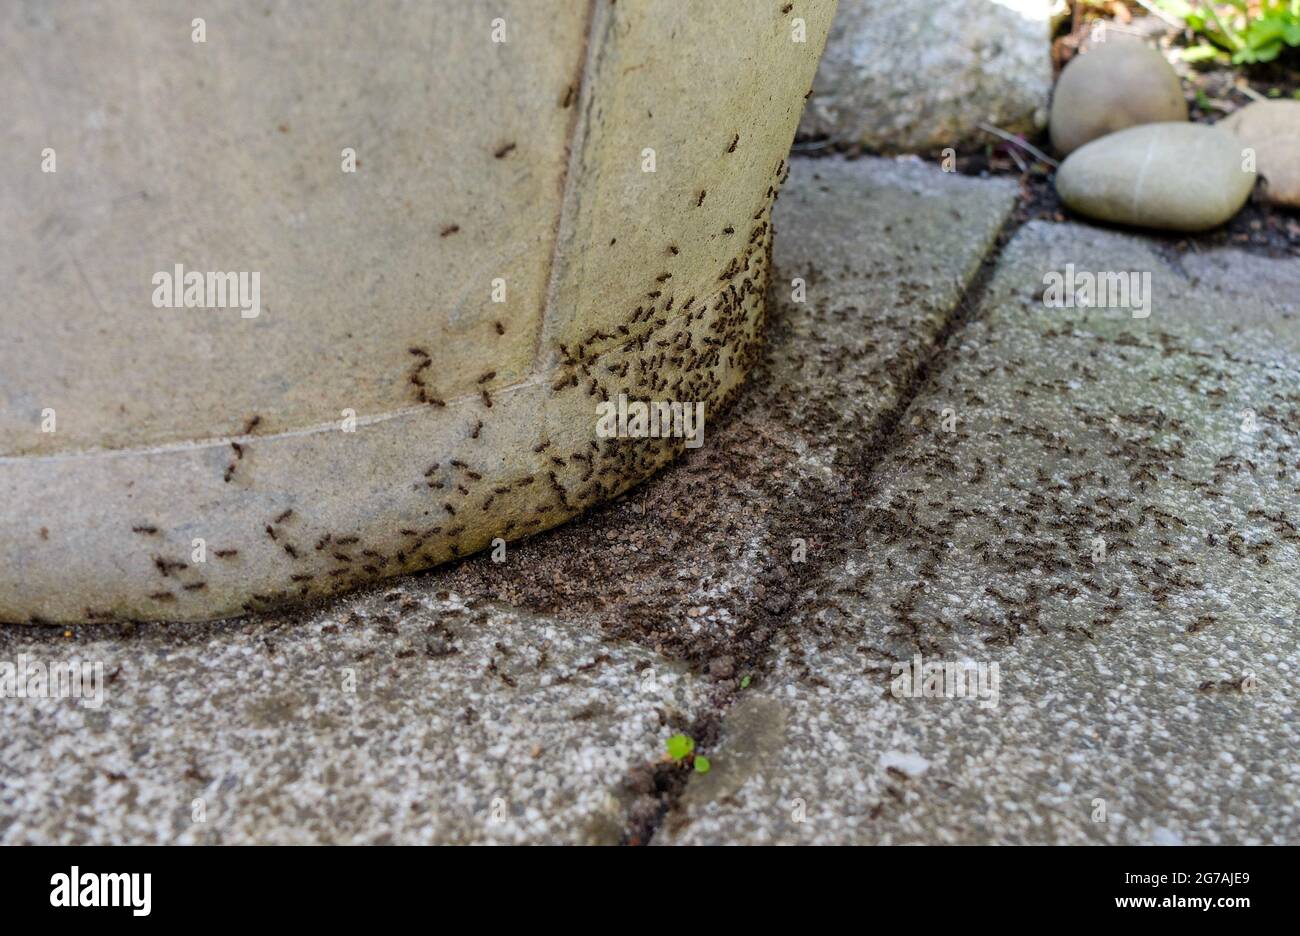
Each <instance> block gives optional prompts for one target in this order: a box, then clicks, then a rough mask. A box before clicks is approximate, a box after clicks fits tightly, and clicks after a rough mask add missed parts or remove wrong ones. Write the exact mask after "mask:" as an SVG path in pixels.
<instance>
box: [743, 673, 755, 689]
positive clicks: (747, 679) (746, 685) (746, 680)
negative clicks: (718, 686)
mask: <svg viewBox="0 0 1300 936" xmlns="http://www.w3.org/2000/svg"><path fill="white" fill-rule="evenodd" d="M751 679H752V677H750V676H748V675H746V676H742V677H740V688H741V689H748V688H749V683H750V681H751Z"/></svg>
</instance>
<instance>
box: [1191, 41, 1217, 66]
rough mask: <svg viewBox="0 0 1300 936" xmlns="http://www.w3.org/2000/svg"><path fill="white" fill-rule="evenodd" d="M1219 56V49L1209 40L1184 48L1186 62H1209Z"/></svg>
mask: <svg viewBox="0 0 1300 936" xmlns="http://www.w3.org/2000/svg"><path fill="white" fill-rule="evenodd" d="M1218 57H1219V50H1218V49H1216V48H1215V47H1214V46H1212V45H1210V44H1209V43H1208V42H1201V43H1197V44H1196V45H1194V46H1188V47H1187V48H1186V49H1183V61H1184V62H1208V61H1210V60H1211V59H1215V58H1218Z"/></svg>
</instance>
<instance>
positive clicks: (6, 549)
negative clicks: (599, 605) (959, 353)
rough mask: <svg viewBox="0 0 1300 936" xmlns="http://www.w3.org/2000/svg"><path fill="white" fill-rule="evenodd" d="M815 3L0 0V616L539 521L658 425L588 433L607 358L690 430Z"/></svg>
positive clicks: (226, 594) (766, 237)
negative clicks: (0, 131) (0, 513)
mask: <svg viewBox="0 0 1300 936" xmlns="http://www.w3.org/2000/svg"><path fill="white" fill-rule="evenodd" d="M833 10H834V5H833V3H829V2H817V3H813V2H810V0H797V2H795V3H793V4H791V3H787V2H785V0H770V2H769V0H763V2H759V0H715V2H682V0H635V2H630V0H629V2H619V3H617V4H615V3H612V2H606V0H596V2H593V3H587V2H576V0H575V2H558V0H557V2H537V0H500V2H497V3H494V4H491V5H487V4H479V3H469V2H463V3H462V2H446V3H399V2H373V0H372V2H366V3H328V4H301V3H271V4H269V5H267V4H257V5H251V4H246V3H242V2H235V0H213V2H208V3H205V4H203V5H202V9H199V8H194V9H193V10H190V9H188V8H187V9H186V10H184V11H181V10H179V9H178V8H176V6H175V4H172V3H168V2H161V0H159V2H140V3H132V4H124V5H121V6H120V7H117V6H115V7H114V8H113V9H112V11H111V12H108V11H105V12H102V13H99V14H94V13H93V12H92V11H88V10H87V8H84V7H81V6H78V5H73V4H67V5H64V4H49V5H39V4H33V5H26V4H23V5H18V4H11V5H7V6H6V7H5V8H4V10H3V11H0V50H2V51H3V55H0V75H2V76H3V85H4V87H5V89H6V90H5V95H4V98H5V103H4V105H3V114H2V116H3V121H4V125H5V128H6V134H7V136H6V145H5V146H4V147H3V149H2V150H0V160H3V170H4V171H3V173H2V174H0V209H2V210H3V216H4V218H5V221H6V224H5V225H4V228H3V231H2V232H0V270H3V273H4V278H5V283H6V285H7V286H8V287H9V288H7V289H6V290H5V291H4V292H3V294H2V295H0V329H2V332H3V341H2V342H0V494H2V496H3V498H4V503H5V509H4V519H3V523H2V524H0V620H5V621H31V620H50V621H76V620H112V619H151V618H166V619H177V620H192V619H203V618H211V617H217V616H223V615H227V614H231V613H239V612H241V611H246V610H256V609H260V608H263V607H268V606H270V605H273V604H276V603H280V602H284V601H290V600H295V599H300V598H305V597H310V596H318V595H324V594H328V593H332V592H337V591H340V590H343V589H346V588H349V587H353V586H356V585H358V584H361V583H364V582H369V581H373V580H376V579H380V578H383V577H387V576H392V575H397V574H399V573H402V572H408V571H412V570H415V569H419V568H422V567H426V566H429V565H432V564H435V563H438V562H442V561H445V560H447V559H449V558H452V557H454V556H459V555H465V554H468V553H470V552H473V551H475V550H478V549H481V548H483V547H484V546H486V545H488V544H489V543H491V542H492V541H493V540H495V539H497V538H500V539H501V540H503V541H509V540H512V539H515V538H518V537H521V536H526V535H528V534H531V533H536V532H538V531H540V530H543V529H546V528H547V527H550V526H553V525H555V524H557V523H559V522H561V521H563V520H565V519H567V518H569V517H572V516H573V515H574V514H575V513H577V512H579V511H581V510H582V509H583V508H584V507H586V506H588V505H591V504H595V503H598V502H600V501H602V500H605V499H607V498H610V497H612V496H615V495H617V494H618V493H620V492H621V491H623V490H625V489H626V488H627V487H629V486H630V485H632V484H634V483H635V482H637V481H638V480H640V479H642V478H644V477H646V476H647V475H648V474H650V473H651V472H653V471H654V470H655V469H656V468H658V467H659V466H661V465H663V464H664V463H665V462H666V461H668V460H669V459H671V458H672V457H673V456H674V455H675V454H677V453H678V452H679V451H680V450H681V448H682V445H683V440H682V439H680V438H674V439H666V440H665V439H627V438H622V439H617V438H616V439H608V438H601V437H599V436H598V434H597V433H596V431H595V429H596V416H597V414H596V405H597V403H598V402H600V401H602V400H604V399H606V398H609V399H617V397H618V395H619V394H620V393H625V394H627V396H628V397H629V398H630V399H632V400H666V401H684V402H694V401H699V402H702V403H703V404H704V405H705V413H706V428H705V444H708V441H707V419H708V417H709V416H710V415H711V414H712V413H714V412H715V411H716V409H717V407H718V406H719V404H721V403H723V402H724V401H725V400H726V399H727V398H728V396H729V395H730V394H731V393H732V392H733V391H734V390H735V388H736V387H737V385H738V382H739V381H740V380H741V379H742V378H743V376H744V374H745V371H746V369H747V368H748V367H749V365H750V364H751V362H752V359H753V354H754V344H755V341H756V339H757V337H758V335H759V329H760V326H761V322H762V317H763V291H764V285H765V282H766V277H767V270H768V260H769V251H770V243H771V237H772V231H771V227H770V223H769V211H770V208H771V205H772V201H773V199H774V197H775V194H776V190H777V187H778V186H779V184H780V181H781V179H782V176H783V171H784V165H785V164H784V158H785V156H786V153H787V150H788V147H789V145H790V142H791V139H792V136H793V133H794V128H795V125H796V123H797V121H798V118H799V114H800V111H801V108H802V105H803V99H804V95H805V93H806V92H807V91H808V89H809V87H810V84H811V80H812V75H813V72H814V70H815V68H816V64H817V59H818V56H819V54H820V51H821V48H822V43H823V41H824V38H825V33H826V30H827V28H828V24H829V21H830V18H831V15H832V13H833ZM194 16H202V17H203V22H202V23H201V24H200V23H198V22H196V21H194V20H193V17H194ZM197 39H202V40H203V41H196V40H197ZM501 39H504V41H498V40H501ZM800 39H802V40H803V41H799V40H800ZM350 154H351V155H350ZM350 168H351V169H354V170H355V171H348V170H349V169H350ZM651 168H653V170H654V171H647V170H649V169H651ZM50 170H53V171H50ZM177 265H180V266H181V270H180V275H179V277H177V273H176V268H177ZM187 272H190V273H195V272H196V273H199V274H204V275H202V276H201V277H200V281H201V282H200V285H198V286H194V284H193V282H190V283H189V285H190V286H191V287H193V288H192V290H191V292H190V296H189V298H190V299H192V300H194V303H195V304H197V305H194V304H192V305H191V307H186V302H185V300H186V294H185V291H184V290H183V289H181V288H180V287H181V286H184V285H186V279H185V273H187ZM209 273H214V274H215V273H236V274H241V273H242V274H244V280H243V282H244V284H245V285H246V286H247V287H248V289H247V291H246V292H237V291H236V287H237V286H238V285H239V283H240V280H239V277H238V276H236V277H235V278H233V279H230V280H226V279H223V278H221V277H216V276H213V277H208V276H207V275H206V274H209ZM254 274H256V276H254ZM167 275H170V276H171V277H172V278H173V279H175V280H176V281H177V282H176V283H175V284H172V283H169V282H168V279H167ZM254 282H256V284H257V293H256V300H257V301H256V303H255V304H254V302H253V301H252V300H253V294H252V293H253V290H252V287H253V284H254ZM218 286H228V287H229V290H228V291H227V292H226V294H225V296H224V297H223V296H222V294H221V292H220V291H219V290H218V288H217V287H218ZM173 287H175V288H173ZM177 300H179V302H177ZM240 300H242V303H241V301H240ZM173 305H179V306H180V307H173ZM254 312H255V313H256V314H255V315H254V314H253V313H254Z"/></svg>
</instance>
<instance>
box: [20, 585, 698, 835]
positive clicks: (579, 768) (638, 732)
mask: <svg viewBox="0 0 1300 936" xmlns="http://www.w3.org/2000/svg"><path fill="white" fill-rule="evenodd" d="M74 638H75V639H74ZM73 659H76V660H80V661H85V662H87V663H91V664H97V665H99V666H100V667H101V668H102V669H101V671H100V672H101V674H102V680H103V681H102V683H101V684H100V685H102V696H101V697H100V698H101V699H102V702H101V703H100V704H95V699H94V697H93V695H94V694H93V693H90V694H89V695H90V696H91V697H90V698H14V697H12V696H9V697H6V698H3V699H0V711H3V720H4V726H5V730H4V735H3V738H0V843H3V844H6V845H9V844H20V843H41V844H52V843H58V844H83V843H93V844H107V843H112V844H121V843H146V844H152V843H179V844H196V843H201V844H216V843H221V844H236V843H262V844H304V843H306V844H314V843H468V842H474V843H539V842H552V843H553V842H566V843H617V842H618V841H619V840H620V839H621V837H622V834H623V828H624V824H625V820H624V812H625V809H626V806H627V804H626V802H625V800H626V799H627V795H626V793H625V792H624V789H623V781H624V778H625V775H626V773H627V770H628V766H629V765H630V764H633V763H639V762H643V761H648V760H651V759H653V758H655V757H656V756H658V754H659V753H660V752H661V751H662V750H663V747H664V739H666V738H667V737H668V736H669V735H670V734H671V733H672V732H673V726H675V725H679V724H684V723H686V722H687V721H689V719H690V718H691V717H692V713H693V710H694V708H695V707H696V706H697V705H698V703H699V700H700V697H701V696H700V692H699V688H698V684H699V680H698V679H695V678H692V677H690V676H689V675H687V673H686V672H685V670H684V668H682V667H680V666H677V665H674V664H670V663H668V662H667V661H665V660H663V659H662V658H660V657H657V656H656V655H654V654H652V653H650V652H648V651H645V650H643V649H641V648H639V647H636V646H633V645H629V644H622V645H620V646H611V645H609V644H607V643H605V642H603V641H602V640H601V639H600V636H599V633H598V631H597V630H596V629H595V628H593V627H583V626H581V625H579V624H574V623H568V622H561V621H556V620H552V619H547V618H541V617H536V616H533V615H528V614H522V613H518V612H514V611H510V610H507V609H502V608H499V607H494V606H490V605H484V604H469V603H466V602H465V601H463V600H462V599H461V598H459V597H458V596H454V595H448V594H446V593H443V595H442V596H441V597H439V596H438V595H434V594H428V593H415V592H412V591H408V590H405V589H397V590H391V591H377V592H373V593H371V594H369V595H366V596H362V597H359V598H355V599H349V600H347V601H344V602H341V603H337V604H335V605H334V606H332V607H331V608H330V609H329V610H327V611H324V612H319V613H316V614H313V615H310V616H303V617H302V618H300V619H297V620H294V619H284V618H278V619H277V618H268V617H262V618H258V619H256V620H250V621H247V622H233V623H225V624H203V625H172V626H168V625H164V624H140V625H136V626H134V627H132V626H129V625H113V626H107V627H99V628H95V629H93V630H92V631H90V632H89V633H78V634H76V635H72V634H71V632H69V637H67V638H65V637H64V636H63V632H61V631H52V630H50V629H47V628H4V629H0V661H3V662H0V668H2V667H3V665H4V664H5V663H7V664H10V665H12V666H18V667H21V671H22V672H25V673H31V672H33V671H34V669H35V667H37V666H38V665H40V666H44V667H46V668H49V667H50V666H51V665H52V664H58V663H61V662H66V661H69V660H73ZM0 675H2V674H0ZM28 683H29V684H31V685H33V686H34V685H36V683H33V682H31V679H30V678H29V679H28ZM91 685H93V677H92V680H91Z"/></svg>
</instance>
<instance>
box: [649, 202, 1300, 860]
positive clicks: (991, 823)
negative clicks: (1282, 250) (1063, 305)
mask: <svg viewBox="0 0 1300 936" xmlns="http://www.w3.org/2000/svg"><path fill="white" fill-rule="evenodd" d="M1067 263H1074V264H1075V265H1076V267H1077V269H1078V270H1080V271H1084V270H1089V271H1108V270H1109V271H1147V272H1150V273H1151V276H1152V279H1151V281H1152V286H1153V292H1154V297H1153V302H1152V306H1151V314H1150V316H1149V317H1148V318H1145V319H1134V318H1133V317H1132V312H1131V311H1129V310H1097V309H1089V310H1077V309H1060V308H1045V307H1044V304H1043V295H1044V275H1045V274H1046V273H1047V272H1049V271H1052V270H1061V269H1063V268H1064V265H1065V264H1067ZM1297 295H1300V260H1295V259H1288V260H1271V259H1263V258H1260V257H1256V256H1250V255H1245V254H1241V253H1237V252H1232V251H1216V252H1213V253H1209V254H1202V255H1196V254H1188V255H1184V256H1182V257H1181V258H1176V257H1173V256H1171V257H1169V258H1166V257H1164V256H1162V254H1161V253H1160V252H1159V251H1157V250H1156V249H1155V248H1154V247H1152V246H1151V245H1150V244H1149V243H1148V242H1145V241H1143V240H1139V239H1135V238H1129V237H1124V236H1121V235H1118V234H1112V233H1105V232H1099V231H1096V230H1093V229H1090V228H1086V227H1082V226H1077V225H1072V224H1062V225H1050V224H1046V223H1040V222H1035V223H1031V224H1029V225H1028V226H1026V227H1025V228H1023V229H1021V231H1020V232H1019V233H1018V234H1017V236H1016V237H1015V239H1014V240H1013V241H1012V243H1011V244H1010V245H1009V247H1008V248H1007V250H1006V251H1005V253H1004V254H1003V255H1002V256H1001V258H1000V260H999V264H998V268H997V272H996V275H995V276H994V277H993V279H992V281H991V283H990V285H989V287H988V290H987V293H986V295H985V297H984V301H983V303H982V307H981V309H980V313H979V316H978V318H977V319H976V320H975V321H974V322H973V323H972V324H970V325H969V326H967V327H966V328H964V329H962V330H961V331H960V332H959V333H958V334H957V335H956V336H955V337H954V340H953V342H952V346H951V347H950V348H949V349H948V351H947V353H946V355H945V357H944V359H943V360H942V361H940V362H939V363H938V364H937V365H936V367H935V376H934V377H933V380H932V381H931V382H930V383H929V384H928V385H927V386H926V387H924V388H923V390H922V392H921V393H920V394H919V395H918V396H917V398H916V400H915V401H914V402H913V404H912V405H911V407H910V408H909V410H908V411H907V413H906V414H905V416H904V419H903V421H902V424H901V426H900V428H899V431H898V432H897V433H896V435H895V437H894V439H893V440H892V444H891V446H890V448H889V450H888V452H887V453H886V454H885V455H884V456H883V457H882V458H880V459H879V461H878V464H877V467H876V470H875V471H874V472H873V485H872V488H871V490H870V491H869V493H868V496H867V497H865V498H864V499H863V501H862V502H861V504H859V505H858V506H857V508H856V509H857V511H858V518H859V523H858V528H857V532H856V535H855V536H854V537H853V538H852V540H851V541H847V542H844V543H842V544H840V556H839V558H838V560H837V561H836V562H835V563H833V564H832V567H831V568H830V570H829V571H828V572H826V573H825V574H823V575H822V576H820V577H819V578H818V579H816V580H815V581H813V582H811V583H809V587H808V588H807V590H806V591H805V593H804V594H803V595H802V596H800V598H799V599H798V600H797V601H796V602H795V609H796V610H795V620H794V621H793V623H792V625H791V626H790V627H788V628H786V629H785V630H784V631H783V632H782V636H783V638H784V639H783V640H782V641H781V642H780V644H779V646H778V647H777V650H776V653H775V655H774V660H773V665H772V668H771V670H770V672H769V673H768V674H766V675H765V676H764V677H763V678H761V679H758V680H756V681H755V682H754V683H753V685H752V687H751V688H750V689H749V690H747V691H746V692H745V693H744V694H742V696H741V699H740V701H738V702H737V703H736V704H735V705H734V706H733V707H732V708H731V709H730V710H729V711H728V712H727V714H726V717H725V720H724V723H723V726H722V730H721V739H720V742H719V743H718V744H717V745H716V747H715V748H714V749H713V750H712V751H710V754H711V755H712V759H713V764H714V770H713V772H712V773H711V774H710V775H709V776H708V777H707V778H704V779H703V780H702V781H698V782H694V783H692V784H691V785H690V786H689V787H688V788H687V790H686V793H685V794H684V796H683V797H682V798H681V800H680V801H679V802H678V803H677V806H676V808H675V809H674V811H673V813H672V814H671V815H670V816H668V818H667V820H666V821H665V823H664V824H663V826H662V829H661V833H660V835H659V837H658V838H657V839H656V841H659V842H665V843H702V842H823V843H826V842H866V843H876V842H878V843H910V842H961V843H984V842H998V843H1028V842H1032V843H1048V842H1054V843H1062V842H1064V843H1089V842H1091V843H1100V842H1106V843H1159V844H1167V843H1179V842H1182V843H1189V844H1191V843H1260V842H1268V843H1281V842H1294V841H1295V840H1296V838H1297V834H1298V833H1300V814H1298V812H1297V807H1296V802H1297V794H1298V793H1300V765H1297V762H1296V756H1295V752H1296V751H1297V750H1298V749H1300V728H1298V727H1297V712H1296V707H1297V706H1296V687H1295V682H1296V677H1297V674H1298V672H1300V669H1298V668H1300V653H1297V640H1296V627H1297V615H1298V613H1300V574H1298V573H1300V531H1298V529H1297V525H1298V524H1300V387H1298V386H1297V379H1296V374H1297V372H1300V300H1297V299H1296V298H1295V297H1296V296H1297ZM948 430H951V431H948ZM1098 537H1100V539H1101V541H1102V542H1104V544H1105V550H1104V553H1103V552H1099V551H1098V549H1097V538H1098ZM917 653H920V654H922V655H923V659H924V660H926V661H930V662H936V661H937V662H944V661H961V660H971V661H974V662H976V663H981V664H997V665H998V667H999V673H1000V686H999V692H998V696H997V704H996V705H995V706H990V707H983V706H981V704H980V702H979V700H975V699H943V698H937V699H935V698H919V699H918V698H902V699H899V698H896V697H895V696H894V694H893V693H892V692H891V682H892V678H893V676H894V674H895V672H896V671H895V670H894V669H893V664H895V663H896V662H908V663H910V662H912V660H913V659H914V657H915V655H916V654H917ZM990 698H991V696H990ZM1103 818H1104V821H1099V820H1101V819H1103Z"/></svg>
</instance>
